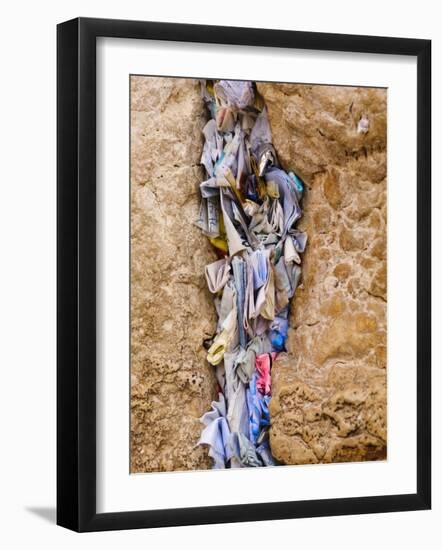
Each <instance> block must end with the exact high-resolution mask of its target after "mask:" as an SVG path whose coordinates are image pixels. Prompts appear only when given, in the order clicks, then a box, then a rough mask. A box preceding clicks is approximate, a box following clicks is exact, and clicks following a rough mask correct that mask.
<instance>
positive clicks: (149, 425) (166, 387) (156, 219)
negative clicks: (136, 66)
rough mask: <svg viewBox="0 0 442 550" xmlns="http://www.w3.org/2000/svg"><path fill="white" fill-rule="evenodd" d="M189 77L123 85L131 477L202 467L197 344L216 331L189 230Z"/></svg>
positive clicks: (199, 241)
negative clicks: (127, 90) (127, 127)
mask: <svg viewBox="0 0 442 550" xmlns="http://www.w3.org/2000/svg"><path fill="white" fill-rule="evenodd" d="M204 109H205V108H204V105H203V102H202V101H201V98H200V93H199V87H198V83H197V82H196V81H195V80H185V79H170V78H157V77H155V78H148V77H132V79H131V208H132V211H131V317H132V321H131V380H132V384H131V413H132V414H131V471H132V472H148V471H166V470H169V471H170V470H193V469H201V468H208V467H210V462H211V459H209V458H208V457H207V452H206V451H205V450H204V449H203V448H201V447H199V448H195V444H196V442H197V440H198V438H199V436H200V433H201V424H200V422H199V417H200V416H201V415H202V414H203V413H204V412H206V411H207V410H209V409H210V402H211V401H212V399H214V398H215V396H216V383H215V377H214V373H213V368H212V367H211V366H210V365H209V364H208V363H207V361H206V351H205V350H204V348H203V347H202V342H203V340H204V338H207V337H208V336H211V335H212V334H213V331H214V327H215V324H216V316H215V309H214V306H213V302H212V299H211V296H210V294H209V292H208V291H207V290H206V282H205V278H204V266H205V265H206V264H207V263H210V262H212V261H213V260H214V254H213V252H212V250H211V249H210V246H209V244H208V241H207V239H206V238H205V237H204V236H203V235H202V234H201V231H200V230H199V229H198V228H196V227H195V226H194V225H193V223H192V222H193V220H194V219H195V217H196V213H197V212H198V204H199V195H198V185H199V183H200V181H201V180H202V177H203V172H202V170H201V168H200V167H199V160H200V157H201V150H202V135H201V130H202V128H203V126H204V124H205V122H206V115H205V110H204Z"/></svg>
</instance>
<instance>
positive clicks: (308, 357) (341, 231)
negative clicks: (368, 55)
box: [258, 83, 387, 464]
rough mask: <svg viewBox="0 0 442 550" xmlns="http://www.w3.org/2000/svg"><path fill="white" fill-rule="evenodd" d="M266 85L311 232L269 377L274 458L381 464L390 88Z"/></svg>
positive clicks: (276, 137) (283, 155)
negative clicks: (301, 185)
mask: <svg viewBox="0 0 442 550" xmlns="http://www.w3.org/2000/svg"><path fill="white" fill-rule="evenodd" d="M258 87H259V90H260V92H261V93H262V94H263V96H264V98H265V100H266V103H267V106H268V109H269V118H270V122H271V126H272V132H273V142H274V145H275V148H276V151H277V152H278V156H279V158H280V160H281V162H282V164H283V166H284V167H285V168H287V169H288V168H290V169H293V170H294V171H295V172H297V173H298V174H299V175H300V176H301V177H302V178H303V179H304V181H305V183H306V185H307V189H306V193H305V198H304V202H303V209H304V217H303V219H302V220H301V222H300V223H299V224H298V226H299V227H300V228H301V229H304V230H305V231H307V233H308V235H309V243H308V246H307V251H306V253H305V254H304V259H303V281H302V285H301V286H300V288H298V290H297V292H296V295H295V298H294V303H293V308H292V316H291V323H290V325H291V329H290V332H289V345H288V349H289V353H288V355H286V356H285V357H282V356H280V359H279V360H278V361H277V362H276V363H275V365H274V367H273V371H272V376H273V386H272V401H271V405H270V407H271V408H270V412H271V417H272V428H271V448H272V453H273V454H274V456H275V457H276V458H277V459H279V460H280V461H281V462H282V463H285V464H303V463H316V462H340V461H353V460H373V459H381V458H385V456H386V420H387V419H386V370H385V367H386V116H387V111H386V101H387V97H386V90H381V89H368V88H348V87H333V86H300V85H288V84H283V85H280V84H264V83H263V84H259V85H258ZM361 119H362V121H361ZM360 121H361V122H360ZM367 121H368V122H367ZM358 125H359V128H360V130H364V129H365V130H366V129H367V125H368V132H365V133H364V132H363V131H359V132H358Z"/></svg>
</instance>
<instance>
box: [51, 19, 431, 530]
mask: <svg viewBox="0 0 442 550" xmlns="http://www.w3.org/2000/svg"><path fill="white" fill-rule="evenodd" d="M97 37H117V38H134V39H147V40H149V39H150V40H166V41H182V42H196V43H211V44H229V45H247V46H267V47H273V48H281V47H283V48H301V49H309V50H325V51H336V52H357V53H377V54H396V55H405V56H415V57H416V58H417V136H416V147H417V174H416V178H417V180H416V181H417V186H418V193H417V227H418V229H417V357H416V369H417V371H416V372H417V393H416V399H417V433H416V437H417V472H416V476H417V478H416V479H417V483H416V486H417V491H416V493H415V494H398V495H385V496H373V497H360V498H338V499H326V500H309V501H293V502H275V503H266V502H263V503H260V504H243V505H227V506H209V507H199V508H180V509H165V510H140V511H133V512H117V513H97V512H96V474H97V468H96V321H97V318H96V291H97V289H96V252H97V250H96V240H95V235H96V39H97ZM57 48H58V58H57V73H58V74H57V96H58V99H57V143H58V145H57V231H58V238H57V523H58V524H59V525H61V526H64V527H67V528H69V529H73V530H75V531H79V532H80V531H104V530H111V529H134V528H146V527H162V526H176V525H195V524H208V523H225V522H240V521H257V520H272V519H285V518H302V517H318V516H328V515H335V516H337V515H346V514H368V513H379V512H397V511H409V510H425V509H429V508H430V506H431V418H430V411H431V330H430V328H431V302H430V300H431V290H430V289H431V235H430V227H431V217H430V216H431V174H430V170H431V41H429V40H417V39H408V38H387V37H376V36H353V35H338V34H324V33H312V32H295V31H282V30H267V29H266V30H264V29H254V28H238V27H218V26H202V25H188V24H172V23H158V22H140V21H119V20H107V19H88V18H79V19H74V20H71V21H67V22H64V23H61V24H60V25H58V27H57Z"/></svg>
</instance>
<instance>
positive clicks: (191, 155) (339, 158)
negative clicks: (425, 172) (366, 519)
mask: <svg viewBox="0 0 442 550" xmlns="http://www.w3.org/2000/svg"><path fill="white" fill-rule="evenodd" d="M259 89H260V91H261V93H262V94H263V95H264V98H265V100H266V102H267V105H268V108H269V115H270V121H271V125H272V131H273V138H274V145H275V148H276V150H277V152H278V155H279V158H280V160H281V162H282V164H283V166H284V168H287V169H293V170H295V171H296V172H297V173H298V174H299V175H300V176H301V177H302V178H303V179H304V181H305V183H306V186H307V189H306V193H305V199H304V205H303V206H304V212H305V213H304V217H303V219H302V221H301V223H300V224H299V226H300V227H301V228H303V229H305V230H306V231H307V232H308V234H309V243H308V247H307V251H306V253H305V254H304V259H303V281H302V285H301V287H300V288H299V289H298V291H297V294H296V296H295V298H294V307H293V313H292V317H291V329H290V333H289V353H288V354H287V355H285V356H281V358H280V359H279V360H278V361H277V362H276V363H275V365H274V368H273V397H272V401H271V415H272V423H273V424H272V429H271V446H272V452H273V454H274V456H275V457H276V458H277V459H278V460H280V461H281V462H282V463H287V464H302V463H313V462H331V461H333V462H335V461H349V460H370V459H379V458H384V457H385V455H386V371H385V366H386V258H385V254H386V243H385V239H386V91H385V90H374V89H363V88H345V87H329V86H298V85H286V84H283V85H275V84H259ZM361 118H362V119H363V122H364V124H366V122H365V120H367V121H368V125H369V126H368V132H366V133H362V132H359V133H358V124H359V121H360V119H361ZM205 121H206V114H205V111H204V105H203V103H202V101H201V98H200V95H199V87H198V83H197V82H196V81H194V80H185V79H170V78H157V77H155V78H149V77H132V79H131V127H132V129H131V207H132V215H131V219H132V223H131V316H132V317H131V331H132V337H131V362H132V368H131V378H132V384H131V413H132V414H131V471H132V472H146V471H168V470H186V469H203V468H209V467H210V459H208V458H207V456H206V451H205V450H204V449H202V448H195V444H196V442H197V440H198V437H199V435H200V432H201V425H200V423H199V420H198V419H199V417H200V416H201V415H202V414H203V413H204V412H206V411H207V410H209V409H210V402H211V400H212V399H213V398H214V397H215V395H216V382H215V377H214V373H213V367H211V366H210V365H209V364H208V363H207V362H206V360H205V357H206V351H205V350H204V348H203V346H202V342H203V340H204V339H205V338H208V337H210V336H212V335H213V332H214V327H215V323H216V316H215V311H214V307H213V302H212V297H211V295H210V294H209V293H208V291H207V290H206V283H205V279H204V275H203V274H204V266H205V265H206V264H207V263H210V262H211V261H213V260H214V259H215V256H214V253H213V251H212V250H211V249H210V246H209V245H208V242H207V239H206V238H205V237H204V236H203V235H202V234H201V232H200V231H199V230H198V229H197V228H196V227H195V226H194V225H193V223H192V222H193V220H194V219H195V217H196V214H197V211H198V184H199V182H200V181H201V179H202V178H203V172H202V170H201V168H200V167H199V164H198V163H199V159H200V155H201V149H202V136H201V129H202V128H203V126H204V124H205Z"/></svg>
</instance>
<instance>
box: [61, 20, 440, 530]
mask: <svg viewBox="0 0 442 550" xmlns="http://www.w3.org/2000/svg"><path fill="white" fill-rule="evenodd" d="M57 37H58V38H57V39H58V61H57V70H58V85H57V91H58V104H57V112H58V116H57V118H58V124H57V139H58V151H57V158H58V168H57V177H58V201H57V203H58V248H57V250H58V273H57V280H58V306H57V311H58V357H57V362H58V382H57V414H58V422H57V426H58V427H57V437H58V443H57V453H58V456H57V464H58V468H57V523H58V524H59V525H61V526H64V527H67V528H69V529H73V530H76V531H101V530H110V529H132V528H146V527H161V526H174V525H189V524H207V523H222V522H239V521H254V520H270V519H284V518H300V517H317V516H325V515H344V514H363V513H375V512H393V511H406V510H424V509H429V508H430V506H431V496H430V495H431V481H430V480H431V477H430V476H431V447H430V445H431V443H430V434H431V424H430V420H431V419H430V410H431V402H430V390H431V356H430V349H431V342H430V334H431V331H430V323H431V313H430V250H431V247H430V226H431V223H430V212H431V188H430V185H431V178H430V161H431V158H430V150H431V147H430V138H431V126H430V123H431V116H430V113H431V93H430V89H431V86H430V74H431V69H430V67H431V43H430V41H428V40H416V39H407V38H387V37H374V36H350V35H337V34H322V33H307V32H295V31H280V30H268V29H252V28H236V27H217V26H201V25H182V24H170V23H152V22H137V21H115V20H105V19H83V18H80V19H75V20H72V21H67V22H65V23H61V24H60V25H59V26H58V29H57Z"/></svg>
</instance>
